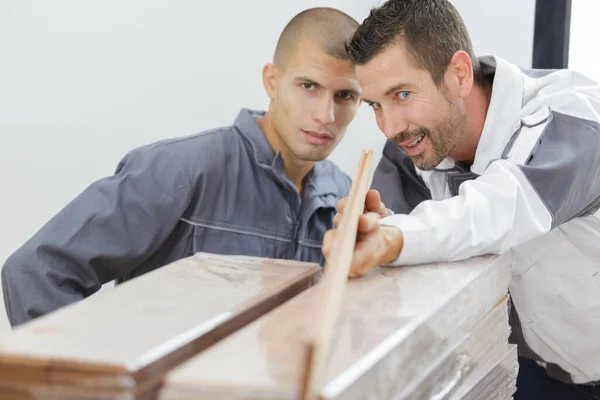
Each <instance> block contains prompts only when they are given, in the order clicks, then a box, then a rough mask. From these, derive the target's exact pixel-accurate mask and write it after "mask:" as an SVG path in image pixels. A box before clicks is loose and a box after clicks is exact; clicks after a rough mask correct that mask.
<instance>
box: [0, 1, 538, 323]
mask: <svg viewBox="0 0 600 400" xmlns="http://www.w3.org/2000/svg"><path fill="white" fill-rule="evenodd" d="M376 3H380V1H375V0H337V1H336V0H321V1H311V0H302V1H300V0H296V1H275V0H273V1H268V0H255V1H246V0H233V1H217V2H210V3H208V2H201V1H193V0H176V1H174V0H171V1H167V0H144V1H142V0H139V1H133V0H119V1H117V0H104V1H96V2H82V1H78V0H54V1H51V2H47V1H41V0H39V1H33V0H2V1H0V182H1V185H0V187H1V188H2V192H1V194H2V196H1V197H0V221H1V223H0V265H2V264H3V263H4V261H5V260H6V258H7V257H8V256H9V254H10V253H12V252H13V251H14V250H15V249H16V248H17V247H18V246H20V245H21V244H22V243H23V242H24V241H25V240H27V238H29V237H30V236H31V235H33V234H34V233H35V232H36V231H37V230H38V229H39V228H40V226H41V225H42V224H43V223H45V222H46V221H47V220H48V219H49V218H50V217H51V216H52V215H54V214H55V213H56V212H57V211H59V210H60V209H61V208H62V207H63V206H64V205H65V204H66V203H67V202H68V201H69V200H71V199H72V198H73V197H74V196H76V195H77V194H78V193H79V192H80V191H81V190H83V189H84V188H85V187H86V186H87V185H88V184H89V183H90V182H91V181H93V180H95V179H98V178H101V177H103V176H106V175H109V174H111V173H112V172H113V170H114V168H115V166H116V164H117V162H118V160H119V159H120V158H121V157H122V156H123V155H124V154H125V153H126V152H127V151H128V150H130V149H131V148H133V147H135V146H139V145H141V144H145V143H149V142H153V141H156V140H159V139H163V138H167V137H175V136H181V135H187V134H190V133H194V132H198V131H201V130H204V129H208V128H212V127H215V126H221V125H229V124H231V122H232V121H233V118H234V117H235V115H236V114H237V111H238V109H239V108H240V107H250V108H264V107H266V106H267V98H266V96H265V94H264V92H263V89H262V84H261V68H262V66H263V64H264V63H265V62H268V61H270V59H271V56H272V52H273V49H274V46H275V43H276V41H277V37H278V35H279V33H280V31H281V30H282V29H283V27H284V25H285V24H286V23H287V21H288V20H289V19H290V18H291V17H292V16H293V15H295V14H296V13H297V12H299V11H301V10H303V9H305V8H308V7H314V6H323V5H327V6H332V7H337V8H339V9H341V10H344V11H346V12H347V13H349V14H350V15H352V16H354V17H355V18H357V19H359V20H360V21H362V19H364V17H366V15H367V13H368V10H369V9H370V7H371V6H372V5H374V4H376ZM454 3H455V4H456V5H457V7H458V8H459V11H461V12H462V13H463V16H464V19H465V21H466V24H467V25H468V27H469V28H470V30H471V35H472V39H473V41H474V44H475V50H476V52H478V53H490V52H494V53H497V54H499V55H501V56H503V57H505V58H507V59H508V60H510V61H513V62H515V63H517V64H519V65H522V66H530V64H531V46H532V42H533V16H534V12H533V10H534V0H527V1H525V0H504V1H502V2H500V1H496V0H486V1H478V2H474V1H472V0H460V1H459V0H455V1H454ZM207 4H209V5H207ZM509 23H510V24H511V26H510V28H508V29H507V26H509V25H508V24H509ZM383 141H384V137H383V135H382V134H380V132H379V131H378V129H377V126H376V125H375V122H374V119H373V117H372V115H371V112H370V110H369V109H368V108H367V107H366V106H363V107H362V108H361V110H360V111H359V113H358V115H357V117H356V119H355V121H354V122H353V124H352V125H351V127H350V128H349V131H348V134H347V137H346V139H345V140H344V141H343V142H342V144H341V145H340V146H339V147H338V149H337V150H336V151H335V152H334V154H333V155H332V157H331V158H332V160H333V161H334V162H336V163H337V164H338V165H340V167H342V168H343V169H344V170H345V171H346V172H347V173H348V174H350V175H351V176H352V175H353V174H354V169H355V166H356V163H357V159H358V157H359V154H360V149H361V148H363V147H365V148H372V149H374V150H375V155H376V160H374V161H377V160H378V159H379V153H380V149H381V146H382V145H383ZM1 310H2V308H1V307H0V333H2V332H6V331H8V329H9V328H8V323H7V321H6V318H5V315H4V313H3V312H2V311H1Z"/></svg>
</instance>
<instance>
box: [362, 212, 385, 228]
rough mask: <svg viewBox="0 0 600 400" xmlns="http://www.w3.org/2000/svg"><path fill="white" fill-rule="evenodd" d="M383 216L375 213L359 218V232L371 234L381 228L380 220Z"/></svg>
mask: <svg viewBox="0 0 600 400" xmlns="http://www.w3.org/2000/svg"><path fill="white" fill-rule="evenodd" d="M380 219H381V216H380V215H379V214H377V213H374V212H369V213H366V214H363V215H361V216H360V217H359V218H358V227H357V231H358V232H359V233H371V232H373V230H374V229H376V228H377V227H379V220H380Z"/></svg>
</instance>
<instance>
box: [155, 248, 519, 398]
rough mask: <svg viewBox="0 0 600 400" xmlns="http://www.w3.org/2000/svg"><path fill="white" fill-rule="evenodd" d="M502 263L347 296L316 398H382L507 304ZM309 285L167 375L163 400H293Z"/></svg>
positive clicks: (315, 303) (388, 276)
mask: <svg viewBox="0 0 600 400" xmlns="http://www.w3.org/2000/svg"><path fill="white" fill-rule="evenodd" d="M510 278H511V274H510V269H509V255H508V254H505V255H502V256H485V257H477V258H473V259H470V260H466V261H463V262H456V263H446V264H431V265H424V266H415V267H410V268H376V269H374V270H373V271H371V272H370V273H369V274H368V275H366V276H365V277H363V278H361V279H355V280H350V281H349V282H348V283H347V285H346V289H345V291H344V297H343V301H342V309H341V312H340V319H339V321H338V323H337V325H336V326H335V330H334V333H333V341H332V343H333V347H332V349H331V354H330V355H329V357H328V360H327V363H326V366H325V368H326V370H325V373H324V382H325V385H324V387H323V389H322V390H321V392H320V397H321V398H322V399H358V398H373V399H389V398H392V397H393V396H394V395H395V394H397V393H399V392H400V391H401V390H402V389H403V388H405V387H407V386H408V385H410V384H411V382H414V381H415V380H416V379H419V377H422V376H423V374H424V373H425V372H426V370H427V369H429V368H430V366H431V365H432V364H433V363H435V362H436V360H438V359H439V355H440V354H443V353H445V352H447V351H448V350H449V349H453V348H454V347H455V346H456V345H457V343H458V342H459V341H460V340H461V339H462V338H464V335H465V333H466V332H469V331H470V330H471V329H472V328H473V327H474V326H475V325H476V323H477V321H479V320H480V319H481V318H482V316H484V315H485V314H486V313H487V312H489V311H490V310H491V309H492V308H493V307H494V306H495V305H498V304H499V300H500V299H502V298H503V297H504V296H506V294H507V292H508V283H509V281H510ZM316 289H317V288H316V287H313V288H310V289H308V290H307V291H305V292H303V293H301V294H300V295H298V296H296V297H295V298H293V299H292V300H290V301H289V302H287V303H286V304H284V305H282V306H280V307H278V308H276V309H275V310H273V311H272V312H270V313H268V314H266V315H264V316H263V317H261V318H259V319H257V320H256V321H255V322H253V323H252V324H250V325H248V326H246V327H245V328H244V329H241V330H240V331H238V332H236V333H235V334H233V335H231V336H230V337H228V338H226V339H225V340H223V341H222V342H220V343H218V344H217V345H215V346H213V347H211V348H210V349H208V350H207V351H205V352H203V353H202V354H199V355H198V356H196V357H193V358H192V359H190V360H189V361H187V362H186V363H184V364H182V365H181V366H180V367H178V368H176V369H174V370H173V371H171V372H170V373H169V374H167V375H166V376H165V381H164V384H163V387H162V388H161V390H160V392H159V398H160V399H161V400H172V399H179V400H185V399H197V400H203V399H229V400H233V399H263V400H267V399H295V398H297V394H298V391H299V386H300V379H299V378H300V377H301V374H302V372H303V371H302V360H303V356H304V344H305V343H306V341H307V339H308V338H309V337H310V334H311V332H312V330H311V326H312V325H313V323H314V314H313V310H314V309H316V308H318V307H320V304H319V298H318V296H317V295H316V293H317V291H316ZM232 360H235V361H232Z"/></svg>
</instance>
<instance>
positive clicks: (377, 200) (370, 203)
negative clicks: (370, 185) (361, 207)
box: [365, 189, 381, 213]
mask: <svg viewBox="0 0 600 400" xmlns="http://www.w3.org/2000/svg"><path fill="white" fill-rule="evenodd" d="M365 208H366V209H367V211H373V212H376V213H379V209H380V208H381V195H380V194H379V192H378V191H377V190H374V189H371V190H369V191H368V192H367V197H366V198H365Z"/></svg>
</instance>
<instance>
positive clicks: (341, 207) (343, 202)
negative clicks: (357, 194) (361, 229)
mask: <svg viewBox="0 0 600 400" xmlns="http://www.w3.org/2000/svg"><path fill="white" fill-rule="evenodd" d="M347 202H348V198H347V197H344V198H343V199H339V200H338V202H337V204H336V206H335V208H337V210H338V213H340V214H342V213H343V212H344V207H346V203H347Z"/></svg>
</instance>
